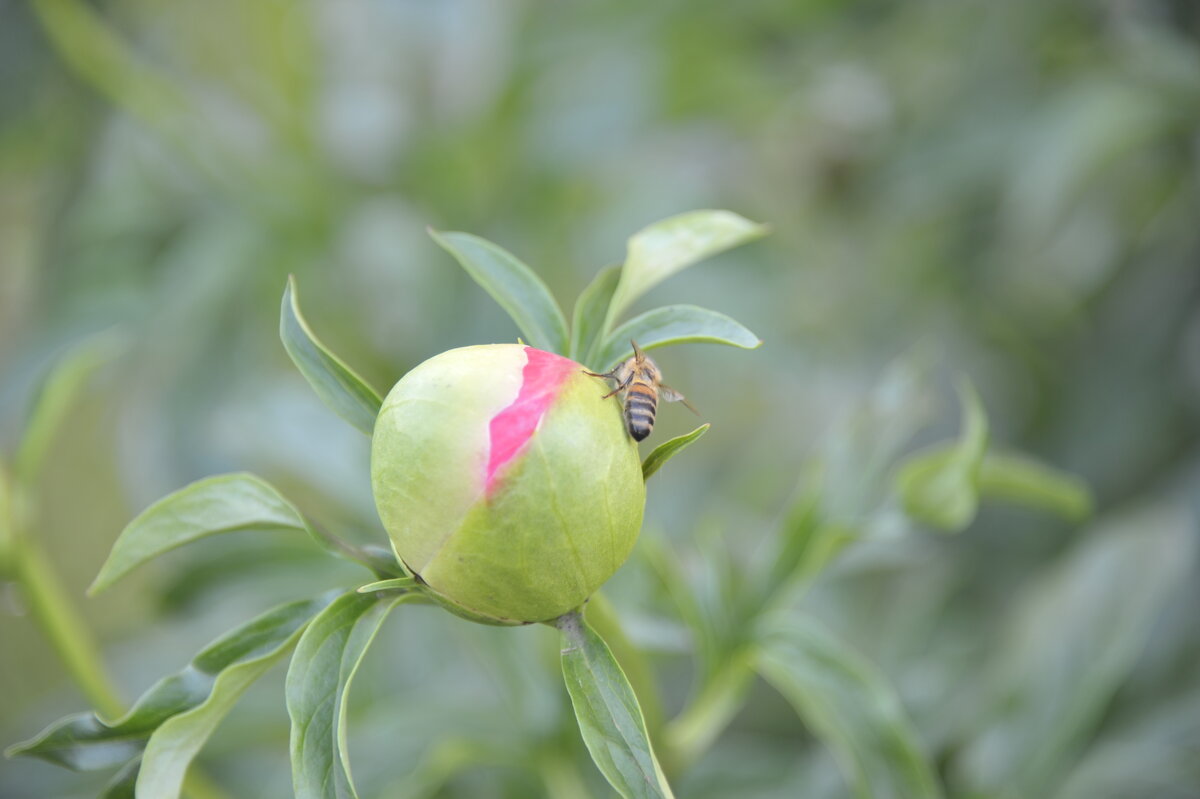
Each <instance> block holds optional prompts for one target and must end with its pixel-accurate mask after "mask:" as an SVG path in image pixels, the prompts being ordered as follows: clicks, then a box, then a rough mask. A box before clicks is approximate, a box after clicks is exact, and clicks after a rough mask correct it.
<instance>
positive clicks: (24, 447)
mask: <svg viewBox="0 0 1200 799" xmlns="http://www.w3.org/2000/svg"><path fill="white" fill-rule="evenodd" d="M124 341H125V339H124V337H123V336H121V335H119V334H117V333H115V332H113V331H108V332H105V333H98V334H96V335H94V336H92V337H90V338H87V339H84V340H83V341H82V342H80V343H78V344H76V345H75V346H73V347H71V348H70V349H69V350H68V351H67V353H66V354H65V355H64V356H63V357H62V358H60V359H59V360H58V362H57V363H56V364H55V365H54V368H53V369H51V370H50V372H49V374H47V375H46V378H45V380H44V381H43V382H42V385H41V388H40V389H39V391H38V394H37V398H36V399H35V400H34V403H33V409H32V411H31V412H30V415H29V420H28V422H27V423H26V425H25V434H24V436H23V437H22V439H21V444H20V447H19V448H18V449H17V452H16V456H15V458H14V461H13V469H14V472H15V475H16V479H17V480H19V481H22V482H23V483H25V484H30V483H32V482H33V481H34V480H35V479H36V478H37V473H38V471H39V470H40V469H41V466H42V460H43V458H45V456H46V451H47V449H48V448H49V446H50V443H51V440H52V438H53V436H54V434H55V432H56V431H57V430H58V427H59V424H60V423H61V422H62V418H63V416H64V415H65V414H66V412H67V411H68V410H70V407H71V403H73V402H74V401H75V398H76V396H78V394H79V392H80V390H81V389H82V388H83V385H84V383H85V382H86V381H87V379H88V378H89V377H90V376H91V375H92V373H93V372H95V371H96V369H98V368H100V367H101V366H102V365H104V363H105V362H107V361H109V360H110V359H112V358H113V357H114V356H115V355H116V354H117V352H119V350H120V348H121V347H122V345H123V343H124Z"/></svg>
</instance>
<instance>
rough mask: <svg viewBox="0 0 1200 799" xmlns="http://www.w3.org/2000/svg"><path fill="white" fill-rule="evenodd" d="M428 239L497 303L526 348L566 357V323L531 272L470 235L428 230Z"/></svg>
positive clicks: (487, 242)
mask: <svg viewBox="0 0 1200 799" xmlns="http://www.w3.org/2000/svg"><path fill="white" fill-rule="evenodd" d="M429 235H430V236H433V240H434V241H436V242H437V243H438V244H440V245H441V246H442V248H443V249H445V250H446V252H448V253H450V254H451V255H453V256H454V257H455V259H457V260H458V262H459V263H460V264H462V268H463V269H465V270H467V274H469V275H470V276H471V278H472V279H473V280H474V281H475V282H476V283H478V284H479V285H480V286H482V287H483V290H484V291H486V292H487V293H488V294H490V295H492V299H494V300H495V301H496V302H498V303H500V307H501V308H503V309H504V310H505V311H507V312H508V315H509V316H511V317H512V320H513V321H514V322H516V323H517V328H518V329H520V331H521V333H522V334H523V335H524V336H525V338H526V339H527V340H528V341H529V345H530V346H532V347H536V348H538V349H540V350H546V351H548V352H556V353H558V354H559V355H566V354H567V346H568V343H569V342H568V340H567V320H566V319H565V318H564V317H563V313H562V310H560V309H559V307H558V303H557V302H555V301H554V297H553V296H551V294H550V289H548V288H546V284H545V283H543V282H542V279H541V278H539V277H538V276H537V275H536V274H534V272H533V270H532V269H530V268H529V267H528V266H526V265H525V264H523V263H522V262H521V261H519V260H517V258H516V257H515V256H514V255H513V254H512V253H510V252H508V251H506V250H504V249H501V248H500V247H497V246H496V245H495V244H492V243H491V242H490V241H487V240H486V239H481V238H479V237H478V236H472V235H471V234H470V233H453V232H440V231H436V230H430V231H429Z"/></svg>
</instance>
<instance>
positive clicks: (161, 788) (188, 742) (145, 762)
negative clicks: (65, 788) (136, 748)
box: [137, 603, 319, 799]
mask: <svg viewBox="0 0 1200 799" xmlns="http://www.w3.org/2000/svg"><path fill="white" fill-rule="evenodd" d="M318 609H319V606H317V605H315V604H313V603H305V606H304V607H302V608H298V609H297V610H298V613H296V614H295V615H292V614H284V615H285V616H287V617H289V619H290V621H289V622H288V624H287V625H286V626H284V627H278V626H277V625H276V626H275V629H274V632H271V637H270V639H269V640H270V641H271V642H272V643H271V644H270V646H267V647H264V646H258V647H256V648H255V649H254V650H253V651H254V652H257V653H261V654H259V655H258V656H257V657H251V656H249V655H247V656H245V657H243V658H242V659H240V660H238V661H236V662H231V663H229V665H227V666H225V667H224V668H222V669H221V670H220V671H219V672H218V673H217V674H216V679H215V680H214V681H213V684H212V688H211V689H210V691H209V694H208V698H206V699H205V700H204V701H203V702H201V703H200V704H199V705H197V706H195V707H193V708H192V709H190V710H187V711H184V712H183V713H179V714H178V715H175V716H172V717H171V718H169V719H167V720H166V721H165V722H163V723H162V724H161V725H160V726H159V727H158V729H156V730H155V731H154V732H153V733H152V734H151V735H150V740H149V742H148V743H147V744H146V750H145V752H143V753H142V765H141V769H140V770H139V772H138V776H137V793H138V794H139V795H141V796H153V797H155V799H176V797H178V796H179V795H180V793H181V792H182V790H183V785H184V779H185V778H186V777H187V772H188V766H190V765H191V763H192V760H193V759H195V757H196V755H197V754H199V752H200V749H201V747H203V746H204V744H205V743H207V742H208V739H209V737H210V736H211V735H212V734H213V731H214V730H216V728H217V725H218V724H220V723H221V720H222V719H224V718H225V716H226V715H228V713H229V711H230V710H232V709H233V706H234V705H235V704H237V701H238V700H239V699H241V697H242V694H243V693H245V691H246V689H247V688H249V687H250V686H251V685H253V684H254V682H255V680H257V679H258V678H259V677H261V676H262V675H263V674H265V673H266V672H267V671H268V670H269V669H270V668H271V667H272V666H274V665H275V664H276V663H278V662H279V661H280V660H281V659H282V658H283V657H284V656H286V655H287V653H288V652H290V651H291V649H292V647H293V646H295V644H296V641H297V640H298V639H299V638H300V635H301V633H302V632H303V630H304V628H305V626H307V625H306V624H305V623H301V624H299V625H294V629H292V628H293V624H292V621H294V620H296V619H299V620H301V622H307V621H308V620H309V619H310V618H312V615H313V613H314V612H316V611H317V610H318ZM271 626H272V625H271V624H268V625H266V628H267V629H268V630H269V629H270V628H271ZM286 629H292V632H291V634H290V635H289V636H288V637H287V638H285V639H284V640H282V641H280V640H279V635H278V633H282V632H283V631H284V630H286ZM260 632H261V631H260Z"/></svg>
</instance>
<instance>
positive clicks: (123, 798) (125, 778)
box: [100, 757, 141, 799]
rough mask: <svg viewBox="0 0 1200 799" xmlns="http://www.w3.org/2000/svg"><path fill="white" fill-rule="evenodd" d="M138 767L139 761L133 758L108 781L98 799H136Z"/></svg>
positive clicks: (139, 765)
mask: <svg viewBox="0 0 1200 799" xmlns="http://www.w3.org/2000/svg"><path fill="white" fill-rule="evenodd" d="M140 767H141V759H140V758H136V757H135V758H134V759H133V760H130V761H129V762H128V763H126V764H125V765H124V766H122V767H121V768H120V769H118V770H117V773H116V774H114V775H113V776H112V779H110V780H109V781H108V785H106V786H104V793H102V794H100V799H136V797H137V793H136V791H135V786H136V785H137V777H138V769H139V768H140Z"/></svg>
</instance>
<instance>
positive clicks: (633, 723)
mask: <svg viewBox="0 0 1200 799" xmlns="http://www.w3.org/2000/svg"><path fill="white" fill-rule="evenodd" d="M555 626H557V627H558V629H559V630H560V631H561V632H562V634H563V637H564V638H565V639H566V644H567V646H566V648H564V649H563V650H562V669H563V679H564V680H565V681H566V683H567V691H568V692H569V693H570V695H571V704H572V705H573V706H574V708H575V718H576V719H577V720H578V721H579V730H580V732H581V733H582V734H583V741H584V743H585V744H587V748H588V752H590V753H591V755H592V760H594V761H595V763H596V765H597V766H598V767H599V769H600V771H601V772H602V773H603V774H604V776H605V778H606V779H607V780H608V782H609V784H610V785H612V786H613V787H614V788H616V789H617V791H618V792H619V793H620V794H621V796H623V797H626V799H634V798H635V797H637V798H639V799H640V798H641V797H646V798H647V799H652V798H653V797H660V798H661V797H671V796H673V794H672V793H671V788H670V786H669V785H667V779H666V777H665V776H664V775H663V772H662V768H661V767H660V766H659V764H658V759H657V758H656V757H655V756H654V750H653V749H652V748H651V746H650V736H649V734H648V733H647V732H646V722H645V720H644V719H643V718H642V711H641V708H640V707H639V706H638V701H637V697H636V696H635V695H634V693H633V689H632V688H631V687H630V686H629V681H628V680H627V679H626V678H625V673H624V672H623V671H621V667H620V666H619V665H618V664H617V661H616V659H615V658H613V655H612V652H610V651H609V649H608V645H607V644H605V643H604V640H603V639H602V638H601V637H600V636H599V635H597V634H596V632H595V630H593V629H592V628H591V627H589V626H588V624H587V622H586V621H584V619H583V617H582V615H581V614H579V613H578V612H573V613H568V614H567V615H565V616H563V617H562V618H560V619H558V620H557V621H556V622H555Z"/></svg>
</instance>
